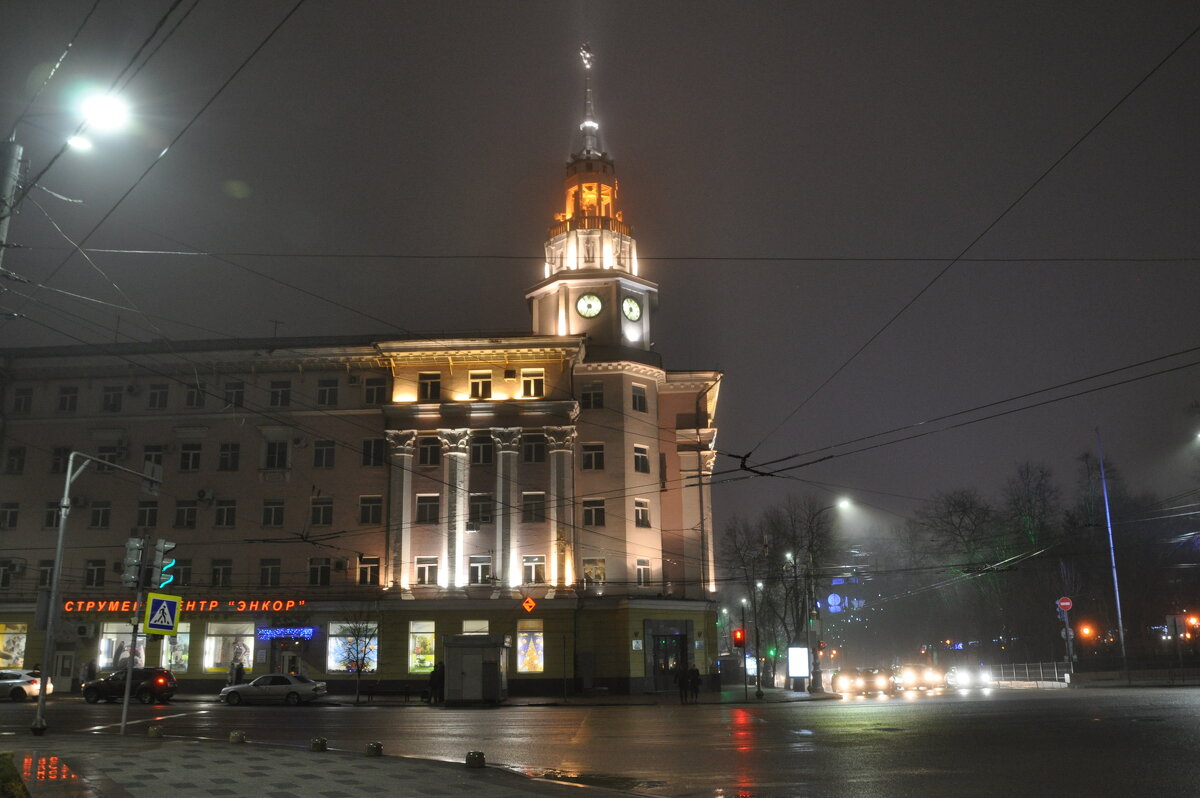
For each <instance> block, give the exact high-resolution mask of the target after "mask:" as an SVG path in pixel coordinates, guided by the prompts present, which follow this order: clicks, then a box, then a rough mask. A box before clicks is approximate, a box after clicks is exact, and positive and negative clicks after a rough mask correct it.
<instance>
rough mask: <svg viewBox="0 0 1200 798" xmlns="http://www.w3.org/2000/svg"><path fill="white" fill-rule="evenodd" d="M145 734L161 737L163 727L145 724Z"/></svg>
mask: <svg viewBox="0 0 1200 798" xmlns="http://www.w3.org/2000/svg"><path fill="white" fill-rule="evenodd" d="M146 736H147V737H162V736H163V727H162V726H147V727H146Z"/></svg>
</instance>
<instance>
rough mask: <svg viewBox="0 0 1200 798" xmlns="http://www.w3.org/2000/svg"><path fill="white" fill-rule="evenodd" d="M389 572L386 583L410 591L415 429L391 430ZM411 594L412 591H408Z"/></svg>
mask: <svg viewBox="0 0 1200 798" xmlns="http://www.w3.org/2000/svg"><path fill="white" fill-rule="evenodd" d="M387 442H388V458H389V460H390V461H391V466H392V468H391V474H390V475H389V480H388V502H387V506H388V525H387V563H386V567H387V573H386V574H385V575H384V584H386V585H390V586H391V587H392V588H399V589H400V590H403V591H407V590H408V588H409V580H410V579H411V578H412V568H411V567H410V564H411V563H412V522H413V513H412V501H413V499H412V474H413V449H414V448H415V446H416V442H417V433H416V430H399V431H398V430H388V432H387ZM409 595H410V597H411V594H409Z"/></svg>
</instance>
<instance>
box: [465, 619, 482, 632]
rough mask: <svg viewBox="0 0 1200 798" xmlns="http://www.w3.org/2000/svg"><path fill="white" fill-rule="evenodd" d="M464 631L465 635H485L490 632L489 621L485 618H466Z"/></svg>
mask: <svg viewBox="0 0 1200 798" xmlns="http://www.w3.org/2000/svg"><path fill="white" fill-rule="evenodd" d="M462 633H463V634H465V635H485V634H487V633H488V622H487V619H486V618H484V619H482V620H464V621H463V625H462Z"/></svg>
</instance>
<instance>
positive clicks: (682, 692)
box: [674, 664, 688, 704]
mask: <svg viewBox="0 0 1200 798" xmlns="http://www.w3.org/2000/svg"><path fill="white" fill-rule="evenodd" d="M674 678H675V684H677V685H679V703H681V704H686V703H687V700H688V675H687V671H686V670H684V668H683V665H682V664H680V665H676V666H675V677H674Z"/></svg>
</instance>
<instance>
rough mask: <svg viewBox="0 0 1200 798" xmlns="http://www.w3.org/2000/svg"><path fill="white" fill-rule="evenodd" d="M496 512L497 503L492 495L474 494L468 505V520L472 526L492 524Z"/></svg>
mask: <svg viewBox="0 0 1200 798" xmlns="http://www.w3.org/2000/svg"><path fill="white" fill-rule="evenodd" d="M495 512H496V502H495V501H493V500H492V495H491V494H490V493H473V494H471V499H470V502H469V503H468V505H467V513H468V515H467V520H469V521H470V522H471V523H472V524H490V523H492V520H493V515H494V514H495Z"/></svg>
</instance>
